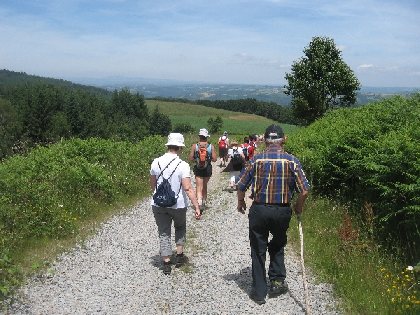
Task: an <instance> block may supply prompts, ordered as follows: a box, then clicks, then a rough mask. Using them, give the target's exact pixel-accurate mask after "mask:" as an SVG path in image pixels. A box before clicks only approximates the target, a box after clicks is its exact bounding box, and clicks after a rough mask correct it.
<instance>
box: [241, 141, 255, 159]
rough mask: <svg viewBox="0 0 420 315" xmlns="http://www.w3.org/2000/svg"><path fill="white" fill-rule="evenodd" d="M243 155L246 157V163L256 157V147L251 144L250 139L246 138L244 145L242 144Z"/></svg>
mask: <svg viewBox="0 0 420 315" xmlns="http://www.w3.org/2000/svg"><path fill="white" fill-rule="evenodd" d="M241 148H242V153H243V155H244V157H245V161H249V160H251V159H252V158H253V157H254V150H255V147H254V145H253V144H250V140H249V138H248V137H245V138H244V143H242V144H241Z"/></svg>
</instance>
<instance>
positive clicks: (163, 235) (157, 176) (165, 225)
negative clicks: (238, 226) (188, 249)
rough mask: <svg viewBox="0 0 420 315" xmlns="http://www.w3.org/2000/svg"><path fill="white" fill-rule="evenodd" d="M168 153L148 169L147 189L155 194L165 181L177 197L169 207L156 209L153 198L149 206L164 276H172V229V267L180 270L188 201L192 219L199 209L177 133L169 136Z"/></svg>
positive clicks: (180, 136) (179, 136)
mask: <svg viewBox="0 0 420 315" xmlns="http://www.w3.org/2000/svg"><path fill="white" fill-rule="evenodd" d="M166 146H167V149H168V150H167V152H166V153H165V154H164V155H162V156H160V157H158V158H156V159H155V160H154V161H153V162H152V165H151V167H150V187H151V189H152V191H153V192H154V193H153V194H154V195H155V192H156V189H157V187H158V186H159V185H160V184H161V183H162V182H163V178H165V179H168V181H169V182H170V185H171V188H172V191H174V192H175V195H176V196H177V199H176V203H175V205H173V206H171V207H160V206H157V205H156V203H155V201H154V198H152V201H151V205H152V210H153V215H154V217H155V221H156V225H157V227H158V233H159V241H160V255H161V257H162V262H163V273H164V274H170V273H171V261H170V257H171V255H172V245H171V226H172V222H173V223H174V227H175V243H176V257H175V266H176V267H180V266H182V264H184V263H185V261H186V257H185V256H184V243H185V235H186V212H187V207H188V200H187V196H188V198H189V199H190V200H191V203H192V205H193V207H194V209H195V218H196V219H200V210H199V206H198V202H197V198H196V196H195V192H194V189H193V187H192V184H191V175H190V165H189V164H188V163H187V162H185V161H182V160H181V159H180V158H179V154H180V153H181V150H182V148H183V147H184V146H185V145H184V137H183V135H182V134H180V133H171V134H169V136H168V142H167V143H166Z"/></svg>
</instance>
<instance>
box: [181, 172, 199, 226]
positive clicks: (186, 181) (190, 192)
mask: <svg viewBox="0 0 420 315" xmlns="http://www.w3.org/2000/svg"><path fill="white" fill-rule="evenodd" d="M181 184H182V188H183V189H184V190H185V192H186V194H187V196H188V198H190V200H191V203H192V204H193V206H194V210H195V218H196V219H197V220H198V219H200V217H201V213H200V206H199V205H198V201H197V197H196V196H195V191H194V188H193V187H192V185H191V178H190V177H185V178H183V179H182V181H181Z"/></svg>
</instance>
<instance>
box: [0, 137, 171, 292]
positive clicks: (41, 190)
mask: <svg viewBox="0 0 420 315" xmlns="http://www.w3.org/2000/svg"><path fill="white" fill-rule="evenodd" d="M164 143H165V142H164V138H162V137H158V136H154V137H149V138H146V139H144V140H143V141H141V142H139V143H137V144H132V143H129V142H122V141H120V142H117V141H111V140H100V139H95V138H92V139H88V140H80V139H73V140H68V141H63V142H61V143H58V144H54V145H51V146H50V147H38V148H36V149H34V150H33V151H31V152H30V153H29V154H28V155H27V156H14V157H12V158H9V159H7V160H5V161H4V162H3V163H2V164H0V191H1V192H2V194H1V195H0V258H1V257H3V258H1V259H0V270H4V271H2V272H3V273H4V272H7V274H1V275H0V290H1V291H2V292H3V291H4V292H7V290H8V289H7V288H8V287H9V286H10V285H9V284H10V283H11V280H10V281H9V280H7V279H14V278H13V277H12V276H13V275H14V274H15V271H14V269H13V268H12V267H10V266H9V265H11V266H12V265H13V263H12V262H11V261H10V258H9V257H11V256H12V255H11V256H8V255H6V253H9V252H10V253H11V254H13V251H15V252H17V251H19V249H20V248H21V246H22V245H23V244H24V243H25V241H26V240H29V239H36V238H40V237H50V238H60V237H63V236H66V235H69V234H70V233H75V232H77V226H78V223H79V222H81V221H83V220H85V219H87V218H89V216H91V215H92V212H93V211H95V210H96V211H97V210H98V209H100V207H101V205H106V204H111V203H113V202H115V201H118V200H121V199H122V198H123V197H124V196H130V195H135V194H141V193H143V194H145V193H146V192H147V193H148V191H149V187H148V185H147V184H146V185H145V183H147V182H148V180H147V178H148V170H149V166H150V163H151V161H152V160H153V158H155V157H156V156H158V155H160V154H161V153H162V151H163V150H164V149H165V147H164ZM6 263H7V264H8V266H9V267H7V269H3V267H2V265H1V264H6ZM3 281H5V282H4V283H3ZM8 283H9V284H8Z"/></svg>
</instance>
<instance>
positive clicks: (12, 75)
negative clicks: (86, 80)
mask: <svg viewBox="0 0 420 315" xmlns="http://www.w3.org/2000/svg"><path fill="white" fill-rule="evenodd" d="M24 84H49V85H54V86H60V87H66V88H77V89H81V90H84V91H86V92H90V93H93V94H96V95H103V96H109V95H110V94H111V93H110V91H108V90H106V89H103V88H100V87H96V86H89V85H83V84H78V83H73V82H71V81H66V80H62V79H54V78H46V77H40V76H36V75H31V74H27V73H25V72H15V71H10V70H6V69H0V88H7V87H12V86H21V85H24Z"/></svg>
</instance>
